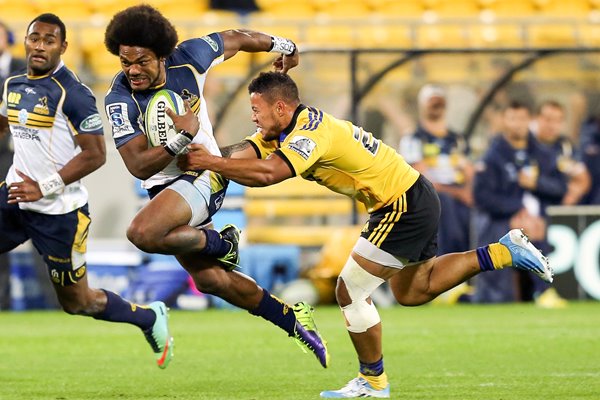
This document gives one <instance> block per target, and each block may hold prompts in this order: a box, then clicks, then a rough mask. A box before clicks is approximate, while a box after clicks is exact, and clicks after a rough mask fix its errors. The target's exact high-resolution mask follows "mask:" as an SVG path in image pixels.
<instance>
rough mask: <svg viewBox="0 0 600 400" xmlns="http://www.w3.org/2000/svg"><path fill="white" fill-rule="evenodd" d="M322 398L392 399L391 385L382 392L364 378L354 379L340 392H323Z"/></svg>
mask: <svg viewBox="0 0 600 400" xmlns="http://www.w3.org/2000/svg"><path fill="white" fill-rule="evenodd" d="M321 397H323V398H326V399H353V398H357V397H376V398H380V399H387V398H389V397H390V384H389V383H388V384H387V386H386V387H384V388H383V389H381V390H377V389H375V388H374V387H373V386H371V385H370V384H369V382H367V380H366V379H365V378H363V377H362V376H360V375H359V376H358V377H356V378H354V379H352V380H351V381H350V382H348V383H347V384H346V386H344V387H343V388H341V389H339V390H326V391H323V392H321Z"/></svg>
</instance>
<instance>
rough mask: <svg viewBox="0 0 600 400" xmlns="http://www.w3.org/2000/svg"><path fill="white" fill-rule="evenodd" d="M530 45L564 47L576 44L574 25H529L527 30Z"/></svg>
mask: <svg viewBox="0 0 600 400" xmlns="http://www.w3.org/2000/svg"><path fill="white" fill-rule="evenodd" d="M527 33H528V37H527V39H528V40H527V44H528V45H529V46H531V47H566V46H574V45H576V44H577V37H576V35H575V33H576V26H573V25H571V24H559V23H553V24H543V25H542V24H540V25H531V26H530V27H529V29H528V31H527Z"/></svg>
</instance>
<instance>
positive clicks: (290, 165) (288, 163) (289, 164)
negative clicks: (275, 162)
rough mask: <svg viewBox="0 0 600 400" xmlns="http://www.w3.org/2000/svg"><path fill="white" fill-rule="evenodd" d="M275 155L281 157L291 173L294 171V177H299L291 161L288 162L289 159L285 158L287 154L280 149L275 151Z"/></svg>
mask: <svg viewBox="0 0 600 400" xmlns="http://www.w3.org/2000/svg"><path fill="white" fill-rule="evenodd" d="M273 154H277V155H278V156H279V157H281V159H282V160H283V161H285V163H286V164H287V166H288V167H289V168H290V171H292V177H294V176H296V175H297V174H296V170H295V169H294V166H293V165H292V163H291V162H290V160H288V158H287V157H286V156H285V154H283V152H282V151H281V150H280V149H277V150H275V152H274V153H273Z"/></svg>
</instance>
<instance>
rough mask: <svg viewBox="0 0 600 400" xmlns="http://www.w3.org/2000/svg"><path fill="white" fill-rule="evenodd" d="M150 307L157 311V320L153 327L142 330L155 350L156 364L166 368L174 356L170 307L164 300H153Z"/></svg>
mask: <svg viewBox="0 0 600 400" xmlns="http://www.w3.org/2000/svg"><path fill="white" fill-rule="evenodd" d="M148 308H151V309H152V310H153V311H154V312H155V313H156V321H154V325H153V326H152V328H150V329H147V330H145V331H142V332H144V336H146V340H147V341H148V343H150V346H151V347H152V351H154V356H155V357H156V364H158V367H159V368H162V369H165V368H167V366H168V365H169V363H170V362H171V358H173V337H172V336H171V334H170V333H169V314H168V309H167V306H166V305H165V303H163V302H162V301H155V302H152V303H150V304H149V305H148Z"/></svg>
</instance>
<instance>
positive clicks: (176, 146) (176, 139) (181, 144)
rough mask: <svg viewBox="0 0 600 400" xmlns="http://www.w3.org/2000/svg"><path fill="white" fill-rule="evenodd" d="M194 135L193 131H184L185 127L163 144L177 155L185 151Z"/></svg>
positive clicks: (170, 152) (168, 150)
mask: <svg viewBox="0 0 600 400" xmlns="http://www.w3.org/2000/svg"><path fill="white" fill-rule="evenodd" d="M193 139H194V137H193V136H192V135H191V133H189V132H187V131H184V130H183V129H182V130H180V131H179V133H178V134H177V135H175V136H173V137H172V138H171V139H169V140H167V143H165V145H164V146H163V147H164V148H165V150H166V151H167V153H169V154H170V155H172V156H173V157H175V156H176V155H178V154H181V153H184V152H185V148H186V147H187V145H188V144H190V143H192V140H193Z"/></svg>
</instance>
